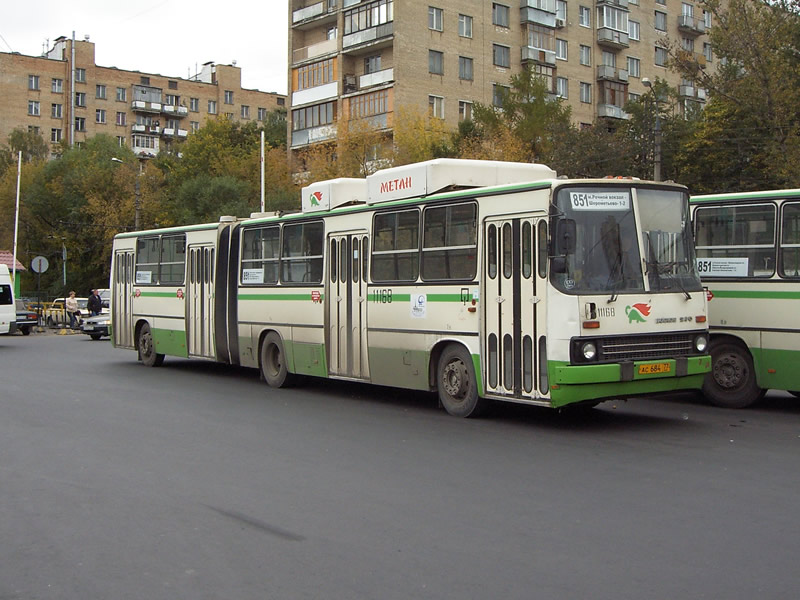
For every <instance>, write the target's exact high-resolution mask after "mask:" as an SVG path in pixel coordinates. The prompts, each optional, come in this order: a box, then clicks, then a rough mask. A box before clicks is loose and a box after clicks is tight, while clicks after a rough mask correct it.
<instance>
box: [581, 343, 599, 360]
mask: <svg viewBox="0 0 800 600" xmlns="http://www.w3.org/2000/svg"><path fill="white" fill-rule="evenodd" d="M581 353H582V354H583V358H585V359H586V360H594V359H595V357H596V356H597V346H595V345H594V342H586V343H585V344H583V346H581Z"/></svg>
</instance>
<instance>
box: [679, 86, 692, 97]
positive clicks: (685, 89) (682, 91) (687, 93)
mask: <svg viewBox="0 0 800 600" xmlns="http://www.w3.org/2000/svg"><path fill="white" fill-rule="evenodd" d="M695 94H696V92H695V87H694V86H693V85H681V86H678V95H679V96H680V97H681V98H694V97H695Z"/></svg>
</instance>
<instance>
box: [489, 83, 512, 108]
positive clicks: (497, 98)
mask: <svg viewBox="0 0 800 600" xmlns="http://www.w3.org/2000/svg"><path fill="white" fill-rule="evenodd" d="M509 89H510V88H509V87H508V86H507V85H500V84H499V83H494V84H492V106H497V107H498V108H502V107H503V98H505V97H506V95H507V94H508V91H509Z"/></svg>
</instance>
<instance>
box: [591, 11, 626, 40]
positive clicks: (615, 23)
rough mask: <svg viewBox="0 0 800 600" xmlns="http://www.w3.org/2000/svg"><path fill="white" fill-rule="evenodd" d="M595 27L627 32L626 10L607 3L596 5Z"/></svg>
mask: <svg viewBox="0 0 800 600" xmlns="http://www.w3.org/2000/svg"><path fill="white" fill-rule="evenodd" d="M597 27H607V28H608V29H613V30H614V31H621V32H623V33H628V31H629V28H628V11H627V10H620V9H618V8H615V7H613V6H608V5H606V6H600V7H598V8H597Z"/></svg>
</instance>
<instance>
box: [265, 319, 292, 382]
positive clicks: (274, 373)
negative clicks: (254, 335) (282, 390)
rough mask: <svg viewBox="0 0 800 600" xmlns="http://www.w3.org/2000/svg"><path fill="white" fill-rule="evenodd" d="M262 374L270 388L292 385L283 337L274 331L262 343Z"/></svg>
mask: <svg viewBox="0 0 800 600" xmlns="http://www.w3.org/2000/svg"><path fill="white" fill-rule="evenodd" d="M261 374H262V375H263V376H264V379H265V380H266V382H267V383H268V384H269V385H270V387H276V388H279V387H286V386H288V385H291V383H292V374H291V373H289V369H288V368H287V367H286V353H285V352H284V351H283V342H282V341H281V336H279V335H278V334H277V333H275V332H274V331H270V332H269V333H268V334H267V335H266V337H265V338H264V341H263V342H262V343H261Z"/></svg>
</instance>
